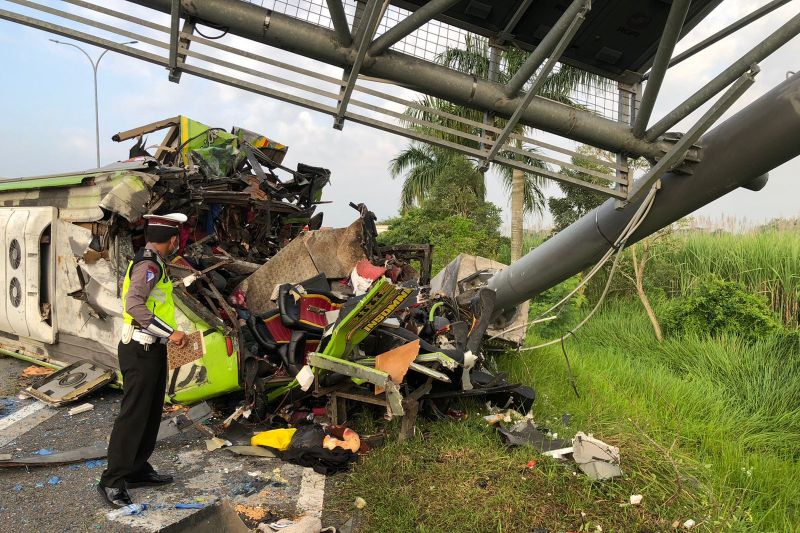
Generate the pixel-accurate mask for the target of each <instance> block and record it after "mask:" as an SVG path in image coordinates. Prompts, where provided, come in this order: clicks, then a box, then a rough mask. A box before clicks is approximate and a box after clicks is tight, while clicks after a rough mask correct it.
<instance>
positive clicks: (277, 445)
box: [250, 428, 297, 452]
mask: <svg viewBox="0 0 800 533" xmlns="http://www.w3.org/2000/svg"><path fill="white" fill-rule="evenodd" d="M296 431H297V429H295V428H287V429H271V430H269V431H263V432H261V433H257V434H255V435H253V437H252V438H251V439H250V444H251V445H252V446H264V447H266V448H271V449H273V450H278V451H280V452H282V451H285V450H287V449H288V448H289V444H291V442H292V436H294V434H295V432H296Z"/></svg>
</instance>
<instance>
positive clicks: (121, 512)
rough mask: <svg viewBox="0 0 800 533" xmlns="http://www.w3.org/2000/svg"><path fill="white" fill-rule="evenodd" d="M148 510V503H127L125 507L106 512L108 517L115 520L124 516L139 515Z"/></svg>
mask: <svg viewBox="0 0 800 533" xmlns="http://www.w3.org/2000/svg"><path fill="white" fill-rule="evenodd" d="M146 510H147V504H146V503H132V504H130V505H126V506H125V507H120V508H119V509H114V510H113V511H110V512H108V513H106V518H108V519H109V520H115V519H117V518H120V517H123V516H131V515H138V514H141V513H143V512H144V511H146Z"/></svg>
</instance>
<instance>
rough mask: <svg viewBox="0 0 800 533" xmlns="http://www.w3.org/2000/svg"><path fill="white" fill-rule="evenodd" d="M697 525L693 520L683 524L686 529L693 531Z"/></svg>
mask: <svg viewBox="0 0 800 533" xmlns="http://www.w3.org/2000/svg"><path fill="white" fill-rule="evenodd" d="M696 524H697V523H696V522H695V521H694V520H692V519H691V518H690V519H689V520H687V521H686V522H684V523H683V528H684V529H692V528H693V527H694V526H695V525H696Z"/></svg>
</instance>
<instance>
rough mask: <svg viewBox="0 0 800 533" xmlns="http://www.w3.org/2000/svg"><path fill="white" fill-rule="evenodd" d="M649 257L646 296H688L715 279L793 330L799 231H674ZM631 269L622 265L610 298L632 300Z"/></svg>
mask: <svg viewBox="0 0 800 533" xmlns="http://www.w3.org/2000/svg"><path fill="white" fill-rule="evenodd" d="M650 240H652V239H648V240H647V241H650ZM647 241H645V242H647ZM652 251H653V253H652V254H651V259H650V261H649V262H648V265H647V268H646V269H645V274H644V287H645V290H646V291H647V293H648V294H649V295H651V296H655V297H658V296H659V295H660V296H662V297H676V296H681V295H688V294H690V293H691V292H692V291H693V290H694V289H695V288H696V287H697V285H698V284H699V283H700V281H701V280H703V279H707V278H709V277H713V276H717V277H719V278H722V279H725V280H729V281H735V282H737V283H740V284H741V285H742V286H744V287H745V289H746V290H747V292H750V293H753V294H760V295H763V296H764V297H766V299H767V302H768V304H769V307H770V308H771V309H772V311H773V312H775V313H776V314H777V315H778V316H779V317H780V320H781V322H783V324H784V325H785V326H786V327H788V328H796V327H797V325H798V315H799V314H800V231H797V230H796V229H794V228H793V227H792V226H791V225H788V229H786V230H778V229H775V224H772V223H771V224H770V225H768V226H767V228H765V229H762V230H759V231H754V232H751V233H745V234H731V233H721V232H718V233H705V232H700V231H683V232H681V230H676V231H675V232H673V234H672V235H669V236H667V237H666V238H663V239H661V240H659V242H657V243H654V244H653V246H652ZM625 253H626V254H629V253H630V252H629V251H627V250H626V251H625ZM630 264H631V263H630V259H629V258H623V259H622V260H621V261H620V274H619V275H617V276H616V278H615V279H614V281H613V283H612V285H611V291H610V292H609V295H610V296H611V297H635V289H634V286H633V284H632V283H631V282H630V280H629V278H630V277H631V276H632V275H633V273H632V269H631V266H630ZM605 280H606V276H605V273H602V272H601V273H600V274H598V275H597V276H596V277H595V279H593V280H592V281H591V282H590V283H589V285H588V287H587V290H586V294H587V296H588V297H589V299H590V300H593V301H596V299H597V297H598V296H599V294H600V292H601V291H602V288H603V285H604V284H605Z"/></svg>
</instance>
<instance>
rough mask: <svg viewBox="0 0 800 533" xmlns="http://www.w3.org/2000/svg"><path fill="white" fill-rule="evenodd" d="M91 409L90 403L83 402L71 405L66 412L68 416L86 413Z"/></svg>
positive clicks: (92, 407) (92, 406)
mask: <svg viewBox="0 0 800 533" xmlns="http://www.w3.org/2000/svg"><path fill="white" fill-rule="evenodd" d="M93 409H94V405H92V404H90V403H84V404H81V405H79V406H77V407H73V408H72V409H70V410H69V411H68V413H67V414H69V416H75V415H79V414H81V413H86V412H88V411H92V410H93Z"/></svg>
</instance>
